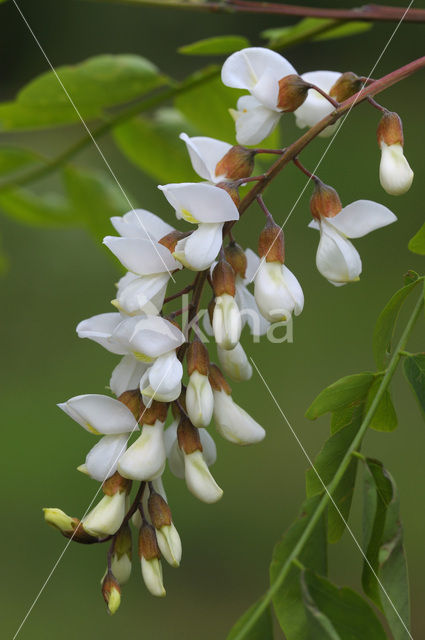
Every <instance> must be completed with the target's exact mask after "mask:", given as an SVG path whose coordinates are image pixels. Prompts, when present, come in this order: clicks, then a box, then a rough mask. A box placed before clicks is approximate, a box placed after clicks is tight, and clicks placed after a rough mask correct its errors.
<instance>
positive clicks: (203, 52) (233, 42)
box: [178, 36, 250, 56]
mask: <svg viewBox="0 0 425 640" xmlns="http://www.w3.org/2000/svg"><path fill="white" fill-rule="evenodd" d="M249 44H250V43H249V40H248V39H247V38H245V37H244V36H215V37H213V38H205V40H198V41H197V42H192V43H191V44H186V45H184V46H183V47H180V48H179V49H178V52H179V53H183V54H185V55H187V56H215V55H222V54H228V53H233V52H234V51H239V49H244V48H245V47H249Z"/></svg>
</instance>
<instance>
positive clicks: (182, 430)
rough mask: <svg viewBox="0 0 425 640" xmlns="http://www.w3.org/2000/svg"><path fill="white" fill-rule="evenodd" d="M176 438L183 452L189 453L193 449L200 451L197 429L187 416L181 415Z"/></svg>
mask: <svg viewBox="0 0 425 640" xmlns="http://www.w3.org/2000/svg"><path fill="white" fill-rule="evenodd" d="M177 439H178V443H179V447H180V449H181V450H182V451H184V453H186V454H187V455H189V454H190V453H193V452H194V451H202V444H201V439H200V437H199V431H198V429H197V428H196V427H194V426H193V424H192V423H191V421H190V420H189V418H188V417H187V416H182V417H181V419H180V423H179V426H178V427H177Z"/></svg>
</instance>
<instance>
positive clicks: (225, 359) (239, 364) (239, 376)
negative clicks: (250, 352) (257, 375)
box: [217, 342, 252, 382]
mask: <svg viewBox="0 0 425 640" xmlns="http://www.w3.org/2000/svg"><path fill="white" fill-rule="evenodd" d="M217 355H218V359H219V361H220V365H221V366H222V368H223V371H224V373H225V374H226V375H227V376H229V378H231V379H232V380H235V381H236V382H242V381H245V380H249V379H250V378H251V376H252V367H251V364H250V362H249V360H248V358H247V356H246V353H245V351H244V350H243V347H242V345H241V344H240V342H238V344H237V345H236V347H235V348H234V349H221V348H220V347H217Z"/></svg>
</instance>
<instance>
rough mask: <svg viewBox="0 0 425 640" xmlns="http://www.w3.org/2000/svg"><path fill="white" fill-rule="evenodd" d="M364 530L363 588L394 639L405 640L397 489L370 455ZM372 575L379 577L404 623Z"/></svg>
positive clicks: (406, 585)
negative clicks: (381, 611)
mask: <svg viewBox="0 0 425 640" xmlns="http://www.w3.org/2000/svg"><path fill="white" fill-rule="evenodd" d="M363 533H364V549H365V550H366V557H367V560H368V562H365V563H364V565H363V574H362V584H363V589H364V591H365V593H366V594H367V595H368V596H369V597H370V598H371V599H372V600H373V601H374V602H375V604H376V605H377V606H378V607H380V608H381V609H383V611H384V613H385V616H386V618H387V620H388V623H389V626H390V628H391V632H392V634H393V636H394V638H395V640H407V639H408V637H409V635H408V633H407V631H406V629H405V626H406V627H407V628H409V617H410V612H409V583H408V578H407V566H406V558H405V553H404V548H403V529H402V525H401V522H400V513H399V500H398V495H397V488H396V485H395V483H394V480H393V478H392V477H391V475H390V474H389V473H388V471H387V470H386V469H385V468H384V467H383V465H382V463H381V462H379V461H378V460H373V459H371V458H368V459H367V460H366V464H365V493H364V516H363ZM371 567H372V569H371ZM375 576H378V578H379V580H380V582H381V584H382V585H383V588H384V589H385V591H386V592H387V594H388V596H389V598H390V599H391V602H392V603H393V605H394V607H395V609H396V611H397V612H398V613H399V615H400V616H401V619H402V620H403V622H401V620H400V618H399V617H398V615H397V614H396V612H395V611H394V607H393V606H392V605H391V603H390V601H389V600H388V598H387V597H386V595H385V593H383V591H382V589H381V587H380V585H379V582H378V580H377V578H376V577H375ZM404 625H405V626H404Z"/></svg>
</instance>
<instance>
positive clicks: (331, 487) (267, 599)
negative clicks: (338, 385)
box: [232, 295, 424, 640]
mask: <svg viewBox="0 0 425 640" xmlns="http://www.w3.org/2000/svg"><path fill="white" fill-rule="evenodd" d="M423 304H424V298H423V295H421V297H420V298H419V299H418V301H417V303H416V305H415V308H414V309H413V311H412V314H411V316H410V318H409V321H408V323H407V325H406V327H405V329H404V331H403V334H402V336H401V338H400V340H399V343H398V345H397V348H396V350H395V352H394V353H393V356H392V358H391V360H390V363H389V365H388V368H387V370H386V372H385V375H384V377H383V378H382V381H381V384H380V385H379V388H378V391H377V394H376V396H375V398H374V399H373V402H372V404H371V405H370V407H369V410H368V411H367V413H366V415H365V417H364V419H363V422H362V424H361V426H360V428H359V431H358V432H357V435H356V436H355V438H354V439H353V441H352V443H351V445H350V446H349V448H348V449H347V451H346V453H345V456H344V458H343V459H342V461H341V463H340V465H339V467H338V469H337V471H336V473H335V475H334V477H333V478H332V480H331V482H330V483H329V484H328V486H327V487H326V492H325V493H324V494H323V496H322V499H321V500H320V502H319V504H318V505H317V507H316V510H315V511H314V512H313V514H312V516H311V517H310V520H309V521H308V523H307V525H306V527H305V529H304V531H303V533H302V535H301V536H300V538H299V540H298V542H297V544H296V545H295V547H294V548H293V550H292V551H291V553H290V554H289V556H288V557H287V559H286V561H285V563H284V565H283V566H282V568H281V570H280V572H279V574H278V576H277V578H276V580H275V581H274V582H273V584H271V585H270V588H269V589H268V591H267V592H266V593H265V595H264V596H263V598H262V599H261V603H260V604H259V606H258V607H257V608H256V609H255V611H254V612H253V614H252V615H251V617H250V618H249V619H248V620H247V621H246V622H245V624H244V625H243V626H242V628H241V629H240V630H239V632H238V633H237V634H236V635H235V636H234V638H233V639H232V640H242V638H244V637H245V635H246V633H247V632H248V631H249V630H250V629H251V628H252V626H253V625H254V623H255V622H256V620H258V618H259V617H260V616H261V614H262V613H263V611H264V610H265V609H266V608H267V607H268V606H269V604H270V603H271V601H272V599H273V596H274V595H275V593H276V592H277V591H278V590H279V589H280V587H281V586H282V584H283V582H284V580H285V578H286V576H287V575H288V572H289V570H290V568H291V566H293V564H294V561H295V560H296V559H297V558H298V556H299V555H300V554H301V552H302V550H303V549H304V547H305V545H306V543H307V542H308V540H309V538H310V536H311V534H312V533H313V531H314V528H315V526H316V524H317V523H318V521H319V519H320V517H321V515H322V513H323V512H324V510H325V509H326V507H327V505H328V502H329V500H330V497H331V496H332V494H333V493H334V492H335V489H336V488H337V487H338V484H339V483H340V481H341V479H342V477H343V476H344V474H345V472H346V471H347V468H348V466H349V464H350V462H351V458H352V455H353V453H354V452H355V451H356V449H357V448H358V447H359V445H360V443H361V441H362V439H363V436H364V435H365V433H366V431H367V428H368V427H369V425H370V423H371V420H372V418H373V416H374V415H375V411H376V409H377V407H378V405H379V402H380V400H381V399H382V397H383V395H384V393H385V391H386V389H387V388H388V385H389V384H390V382H391V379H392V377H393V376H394V373H395V371H396V369H397V365H398V363H399V360H400V358H401V352H403V351H404V348H405V346H406V344H407V341H408V339H409V336H410V334H411V332H412V329H413V327H414V324H415V322H416V320H417V318H418V316H419V314H420V312H421V310H422V307H423Z"/></svg>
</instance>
